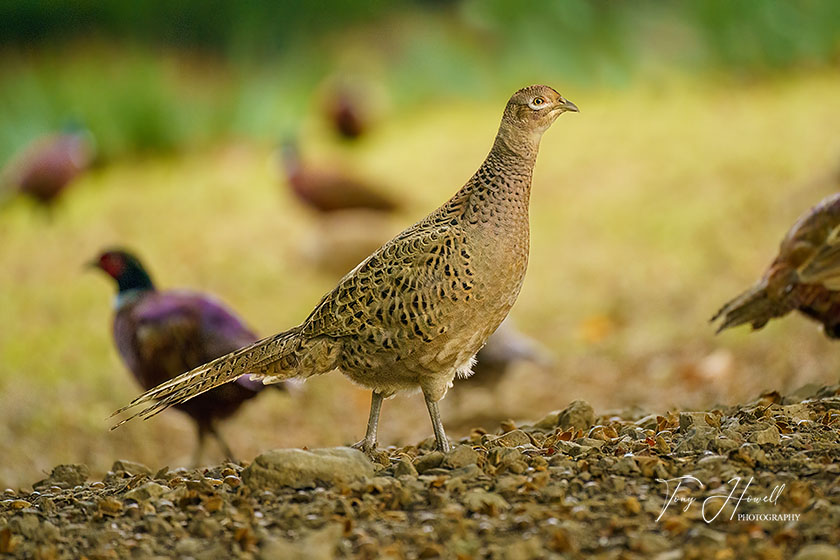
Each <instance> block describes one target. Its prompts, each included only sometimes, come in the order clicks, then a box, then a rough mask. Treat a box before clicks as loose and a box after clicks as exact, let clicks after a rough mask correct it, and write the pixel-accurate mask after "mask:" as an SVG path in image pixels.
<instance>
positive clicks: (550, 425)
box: [534, 410, 562, 430]
mask: <svg viewBox="0 0 840 560" xmlns="http://www.w3.org/2000/svg"><path fill="white" fill-rule="evenodd" d="M560 412H562V411H560V410H555V411H553V412H549V413H548V415H546V416H544V417H543V418H542V420H540V421H539V422H537V423H536V424H534V427H535V428H539V429H540V430H553V429H554V428H556V427H557V424H558V422H559V421H560Z"/></svg>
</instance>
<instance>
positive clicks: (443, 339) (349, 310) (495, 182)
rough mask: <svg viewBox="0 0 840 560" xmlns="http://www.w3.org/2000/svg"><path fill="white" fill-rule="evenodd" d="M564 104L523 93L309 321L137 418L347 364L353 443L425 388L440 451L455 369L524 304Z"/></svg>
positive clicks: (236, 356)
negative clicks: (535, 222)
mask: <svg viewBox="0 0 840 560" xmlns="http://www.w3.org/2000/svg"><path fill="white" fill-rule="evenodd" d="M565 111H577V107H575V105H574V104H573V103H571V102H569V101H567V100H565V99H564V98H563V97H562V96H561V95H560V94H559V93H557V92H556V91H554V90H553V89H551V88H550V87H547V86H530V87H527V88H524V89H522V90H519V91H518V92H516V93H515V94H514V95H513V97H511V99H510V101H509V102H508V104H507V106H506V108H505V112H504V116H503V117H502V122H501V125H500V127H499V132H498V135H497V136H496V141H495V143H494V144H493V148H492V149H491V151H490V154H489V155H488V156H487V159H486V160H485V161H484V163H483V164H482V165H481V167H480V168H479V169H478V171H477V172H476V173H475V175H473V177H472V178H471V179H470V180H469V181H468V182H467V184H466V185H465V186H464V187H463V188H461V190H459V191H458V192H457V193H456V194H455V196H453V197H452V198H451V199H450V200H449V201H448V202H446V203H445V204H444V205H443V206H441V207H440V208H438V209H437V210H435V211H434V212H432V213H431V214H429V215H428V216H427V217H426V218H424V219H423V220H421V221H420V222H418V223H416V224H415V225H413V226H411V227H409V228H408V229H406V230H405V231H403V232H402V233H400V234H399V235H397V236H396V237H395V238H394V239H392V240H391V241H389V242H388V243H386V244H385V245H383V246H382V247H381V248H380V249H378V250H377V251H376V252H374V253H373V254H372V255H371V256H370V257H368V258H367V259H366V260H364V261H363V262H362V263H361V264H359V265H358V266H357V267H356V268H355V269H353V270H352V271H351V272H349V273H348V274H347V275H346V276H344V278H342V279H341V281H339V284H338V286H337V287H336V288H335V289H334V290H333V291H331V292H330V293H328V294H327V295H326V296H324V298H323V299H322V300H321V302H320V303H319V304H318V305H317V306H316V307H315V310H314V311H313V312H312V313H311V314H310V315H309V317H307V318H306V320H305V321H304V322H303V323H302V324H300V325H299V326H297V327H294V328H293V329H291V330H288V331H286V332H283V333H280V334H277V335H274V336H271V337H268V338H265V339H263V340H261V341H259V342H257V343H255V344H253V345H251V346H248V347H246V348H243V349H241V350H238V351H236V352H233V353H231V354H228V355H227V356H224V357H222V358H219V359H217V360H214V361H212V362H210V363H208V364H205V365H204V366H202V367H199V368H196V369H194V370H192V371H190V372H187V373H185V374H183V375H181V376H179V377H177V378H176V379H173V380H172V381H169V382H167V383H163V384H161V385H160V386H158V387H157V388H155V389H153V390H151V391H148V392H146V393H145V394H143V395H141V396H140V397H138V398H137V399H135V400H134V401H132V403H131V404H130V405H129V407H132V406H136V405H140V404H147V405H148V407H147V408H146V409H144V410H143V411H141V412H139V413H138V414H136V415H140V416H141V417H144V418H146V417H149V416H152V415H154V414H156V413H158V412H160V411H161V410H164V409H165V408H167V407H168V406H171V405H174V404H176V403H179V402H183V401H185V400H187V399H189V398H191V397H193V396H195V395H197V394H200V393H202V392H203V391H207V390H209V389H211V388H213V387H216V386H218V385H220V384H222V383H225V382H227V381H229V380H231V379H234V378H236V377H238V376H239V375H242V374H243V373H251V374H254V375H256V376H257V377H261V378H262V380H263V382H265V383H273V382H276V381H281V380H284V379H288V378H292V377H303V378H306V377H309V376H312V375H318V374H322V373H327V372H330V371H335V370H339V371H341V372H342V373H343V374H344V375H346V376H347V377H349V378H350V379H352V380H353V381H355V382H356V383H358V384H360V385H362V386H364V387H368V388H370V389H371V390H372V391H373V398H372V403H371V414H370V418H369V421H368V429H367V432H366V435H365V438H364V439H363V440H362V441H360V442H359V443H358V444H356V445H357V447H359V448H361V449H363V450H365V451H371V450H372V449H374V448H375V446H376V431H377V424H378V420H379V410H380V406H381V404H382V399H383V398H386V397H389V396H391V395H393V394H395V393H397V392H398V391H406V390H416V389H418V388H419V389H420V390H421V391H422V392H423V395H424V397H425V399H426V404H427V407H428V409H429V415H430V417H431V419H432V425H433V428H434V431H435V437H436V439H437V443H438V447H439V448H441V449H443V450H447V449H448V448H449V443H448V441H447V439H446V434H445V433H444V430H443V425H442V423H441V421H440V415H439V413H438V407H437V402H438V401H439V400H440V399H441V398H443V396H444V395H445V394H446V391H447V389H448V388H449V387H450V386H451V385H452V381H453V379H454V378H455V376H456V375H459V376H467V375H469V374H470V367H471V365H472V362H473V356H474V355H475V354H476V352H478V350H479V349H480V348H481V346H482V345H483V344H484V342H485V341H486V340H487V338H488V337H489V336H490V335H491V334H492V333H493V331H495V330H496V328H497V327H498V326H499V324H500V323H501V322H502V320H503V319H504V318H505V316H506V315H507V314H508V312H509V311H510V308H511V306H512V305H513V303H514V301H516V297H517V295H518V294H519V289H520V287H521V286H522V280H523V278H524V276H525V269H526V267H527V264H528V243H529V226H528V202H529V197H530V191H531V174H532V171H533V167H534V162H535V161H536V157H537V151H538V148H539V142H540V138H541V137H542V134H543V132H545V131H546V130H547V129H548V127H549V126H550V125H551V124H552V123H553V122H554V120H555V119H556V118H557V117H558V116H559V115H560V114H561V113H563V112H565ZM129 407H126V408H129ZM123 410H125V409H122V410H120V411H118V412H122V411H123ZM136 415H135V416H136ZM129 420H130V418H129ZM126 421H127V420H126ZM118 425H119V424H118Z"/></svg>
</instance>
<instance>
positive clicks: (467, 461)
mask: <svg viewBox="0 0 840 560" xmlns="http://www.w3.org/2000/svg"><path fill="white" fill-rule="evenodd" d="M477 461H478V453H477V452H476V451H475V449H473V448H472V447H470V446H469V445H458V446H456V447H455V448H454V449H453V450H451V451H450V452H449V453H447V454H446V455H445V456H444V458H443V463H442V466H443V467H446V468H452V469H457V468H459V467H466V466H467V465H474V464H475V463H476V462H477Z"/></svg>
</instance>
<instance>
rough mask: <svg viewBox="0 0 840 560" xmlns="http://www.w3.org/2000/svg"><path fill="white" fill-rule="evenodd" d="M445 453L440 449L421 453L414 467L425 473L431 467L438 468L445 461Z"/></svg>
mask: <svg viewBox="0 0 840 560" xmlns="http://www.w3.org/2000/svg"><path fill="white" fill-rule="evenodd" d="M443 458H444V455H443V453H442V452H440V451H432V452H431V453H426V454H425V455H421V456H420V457H418V458H417V459H416V460H415V461H414V468H416V469H417V472H419V473H421V474H422V473H424V472H426V471H428V470H430V469H436V468H438V467H439V466H440V465H441V464H442V463H443Z"/></svg>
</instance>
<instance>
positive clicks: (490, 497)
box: [464, 488, 510, 515]
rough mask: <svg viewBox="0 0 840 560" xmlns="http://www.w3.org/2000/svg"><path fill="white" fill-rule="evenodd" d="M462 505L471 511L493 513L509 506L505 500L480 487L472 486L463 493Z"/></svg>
mask: <svg viewBox="0 0 840 560" xmlns="http://www.w3.org/2000/svg"><path fill="white" fill-rule="evenodd" d="M464 506H465V507H466V508H467V509H468V510H469V511H471V512H473V513H487V514H489V515H495V514H496V513H498V512H500V511H505V510H507V509H509V508H510V504H508V502H507V500H505V499H504V498H502V497H501V496H499V495H498V494H493V493H492V492H488V491H486V490H482V489H481V488H474V489H472V490H470V491H469V492H467V493H466V494H464Z"/></svg>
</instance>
